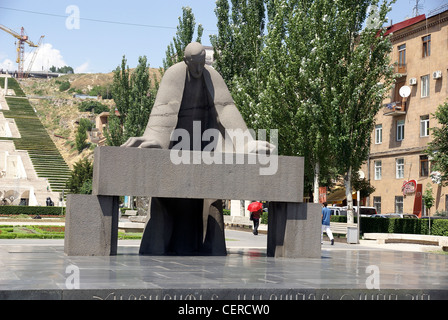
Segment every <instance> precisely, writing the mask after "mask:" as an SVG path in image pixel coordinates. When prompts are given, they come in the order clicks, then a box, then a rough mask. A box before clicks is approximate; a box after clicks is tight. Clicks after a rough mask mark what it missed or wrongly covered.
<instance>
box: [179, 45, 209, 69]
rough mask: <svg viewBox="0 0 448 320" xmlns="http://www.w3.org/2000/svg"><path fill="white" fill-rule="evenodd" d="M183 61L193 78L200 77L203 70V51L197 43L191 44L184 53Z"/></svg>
mask: <svg viewBox="0 0 448 320" xmlns="http://www.w3.org/2000/svg"><path fill="white" fill-rule="evenodd" d="M184 61H185V63H186V64H187V66H188V71H190V74H191V76H192V77H193V78H199V77H201V76H202V72H203V71H204V68H205V49H204V47H203V46H202V44H200V43H199V42H191V43H190V44H188V45H187V47H186V48H185V52H184Z"/></svg>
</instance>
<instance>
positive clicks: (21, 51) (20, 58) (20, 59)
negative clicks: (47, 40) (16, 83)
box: [0, 24, 43, 78]
mask: <svg viewBox="0 0 448 320" xmlns="http://www.w3.org/2000/svg"><path fill="white" fill-rule="evenodd" d="M0 29H1V30H3V31H6V32H7V33H9V34H10V35H12V36H13V37H14V38H16V39H17V40H18V41H17V59H16V62H17V63H18V70H17V71H18V77H19V78H22V77H23V75H24V73H23V63H24V55H25V43H27V44H28V45H29V46H30V47H34V48H36V47H38V45H36V44H34V43H33V42H32V41H30V40H29V39H28V36H27V34H26V33H25V29H24V28H23V27H22V28H21V30H20V34H19V33H17V32H15V31H13V30H11V29H9V28H8V27H5V26H4V25H1V24H0ZM42 37H43V36H42ZM42 37H41V40H42Z"/></svg>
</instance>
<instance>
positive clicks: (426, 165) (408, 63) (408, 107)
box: [362, 7, 448, 216]
mask: <svg viewBox="0 0 448 320" xmlns="http://www.w3.org/2000/svg"><path fill="white" fill-rule="evenodd" d="M387 33H388V34H389V36H390V38H391V41H392V44H393V52H392V53H391V57H392V62H396V63H397V65H396V67H395V68H396V69H395V73H396V74H397V76H398V77H397V79H396V82H395V85H394V87H393V89H392V91H391V94H390V97H389V98H388V99H386V100H385V101H384V107H383V110H381V111H380V112H379V114H378V115H377V117H376V125H375V129H374V131H373V132H372V142H371V148H370V155H369V159H368V161H367V163H366V165H365V166H364V167H363V169H362V170H363V171H364V173H365V175H366V178H367V179H369V180H370V184H371V185H372V186H374V187H375V189H376V190H375V192H374V193H373V194H371V195H370V197H369V199H368V203H369V205H371V206H375V207H376V208H377V210H378V212H382V213H390V212H403V213H414V214H417V215H419V216H424V215H427V210H426V209H425V207H424V204H423V201H422V193H423V192H424V191H425V190H426V188H427V186H428V184H429V185H430V186H431V187H432V191H433V196H434V198H435V203H434V206H433V207H432V208H431V210H430V215H434V214H435V213H436V211H439V212H440V211H448V187H442V186H441V185H440V184H438V183H437V179H434V178H435V175H436V173H435V172H433V170H432V169H431V159H430V158H428V156H427V155H426V154H425V153H424V149H425V148H426V146H427V144H428V142H429V141H431V139H432V133H431V130H430V129H431V128H433V127H436V126H438V123H437V121H436V120H435V119H434V117H433V116H432V114H433V113H434V112H435V111H436V109H437V107H438V106H439V105H440V104H443V103H444V102H446V101H447V97H448V8H446V7H445V8H444V10H439V11H438V12H434V13H432V14H429V15H428V16H426V15H420V16H417V17H414V18H411V19H408V20H405V21H402V22H399V23H396V24H393V25H391V26H390V27H389V28H388V31H387Z"/></svg>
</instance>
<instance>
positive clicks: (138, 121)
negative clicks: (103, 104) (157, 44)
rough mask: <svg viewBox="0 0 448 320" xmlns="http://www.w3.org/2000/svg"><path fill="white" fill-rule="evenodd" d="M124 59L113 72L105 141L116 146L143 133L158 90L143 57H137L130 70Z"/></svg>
mask: <svg viewBox="0 0 448 320" xmlns="http://www.w3.org/2000/svg"><path fill="white" fill-rule="evenodd" d="M126 62H127V60H126V58H125V57H124V56H123V59H122V62H121V67H117V68H116V69H115V71H114V79H113V85H112V92H113V97H114V101H115V106H116V107H114V108H112V109H111V110H110V116H109V122H108V127H107V130H106V132H105V136H106V139H107V144H108V145H112V146H119V145H121V144H123V143H124V142H125V141H126V140H127V139H128V138H129V137H138V136H141V135H142V134H143V132H144V130H145V128H146V124H147V122H148V118H149V115H150V113H151V109H152V106H153V105H154V100H155V96H156V93H157V89H158V82H157V80H156V79H155V77H154V79H153V80H151V79H150V76H149V64H148V62H147V58H146V56H143V57H139V59H138V65H137V67H136V68H135V70H133V71H132V72H131V71H130V69H129V66H127V65H126ZM152 81H154V84H153V82H152ZM115 108H116V110H117V111H118V115H116V113H115Z"/></svg>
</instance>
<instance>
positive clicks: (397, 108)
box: [383, 101, 406, 116]
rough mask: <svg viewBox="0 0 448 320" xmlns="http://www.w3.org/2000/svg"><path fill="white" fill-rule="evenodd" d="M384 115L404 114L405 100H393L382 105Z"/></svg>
mask: <svg viewBox="0 0 448 320" xmlns="http://www.w3.org/2000/svg"><path fill="white" fill-rule="evenodd" d="M383 114H384V115H385V116H396V115H403V114H406V101H395V102H391V103H387V104H385V105H384V108H383Z"/></svg>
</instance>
